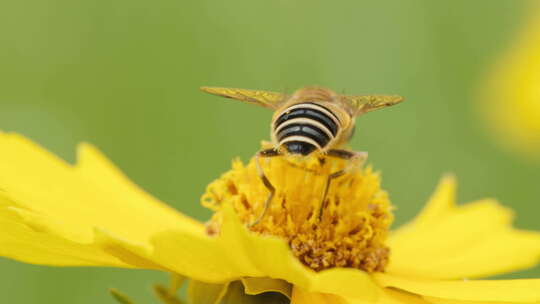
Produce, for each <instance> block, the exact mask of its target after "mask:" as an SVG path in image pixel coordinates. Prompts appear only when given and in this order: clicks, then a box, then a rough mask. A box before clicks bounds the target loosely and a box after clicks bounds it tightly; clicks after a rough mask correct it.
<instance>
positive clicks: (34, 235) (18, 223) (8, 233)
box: [0, 196, 129, 267]
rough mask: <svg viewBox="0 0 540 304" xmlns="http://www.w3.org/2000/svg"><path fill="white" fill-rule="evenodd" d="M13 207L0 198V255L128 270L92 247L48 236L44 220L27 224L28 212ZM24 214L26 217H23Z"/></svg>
mask: <svg viewBox="0 0 540 304" xmlns="http://www.w3.org/2000/svg"><path fill="white" fill-rule="evenodd" d="M15 206H16V204H14V203H12V202H11V201H10V200H9V199H7V198H5V197H2V196H0V256H4V257H8V258H12V259H16V260H19V261H23V262H27V263H33V264H47V265H55V266H68V265H81V266H90V265H102V266H117V267H129V265H128V264H126V263H124V262H122V261H120V260H119V259H117V258H115V257H113V256H110V255H108V254H107V253H105V252H103V251H102V250H101V249H100V248H99V246H95V244H91V243H88V244H81V243H77V242H74V241H71V240H68V239H66V238H63V237H61V236H58V235H54V234H51V233H49V232H48V231H47V230H46V225H44V224H43V221H34V222H28V221H27V220H26V219H28V218H30V217H31V215H30V214H29V211H25V210H24V209H19V208H18V207H15ZM24 213H26V216H23V214H24ZM25 218H26V219H25ZM39 222H42V224H39Z"/></svg>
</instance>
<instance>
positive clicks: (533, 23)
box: [479, 3, 540, 160]
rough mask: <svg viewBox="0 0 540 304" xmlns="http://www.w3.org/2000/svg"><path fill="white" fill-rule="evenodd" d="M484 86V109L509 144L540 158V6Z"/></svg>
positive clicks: (493, 127)
mask: <svg viewBox="0 0 540 304" xmlns="http://www.w3.org/2000/svg"><path fill="white" fill-rule="evenodd" d="M531 11H532V13H531V17H532V18H530V20H528V22H527V23H526V25H525V27H524V28H523V29H522V30H521V33H520V35H519V36H518V37H517V39H515V41H514V42H513V44H512V48H511V49H509V50H508V51H507V53H506V54H504V55H503V56H502V57H501V58H500V59H499V60H498V62H497V65H496V66H495V68H494V69H493V71H492V72H491V74H490V77H489V79H488V83H487V85H486V86H485V87H484V88H483V89H484V90H483V92H482V96H481V98H480V100H481V101H482V103H481V106H480V111H479V112H480V113H482V115H484V116H485V117H486V118H487V121H488V123H489V126H490V127H491V129H493V130H494V131H495V132H494V135H495V136H496V137H497V139H498V140H499V141H500V142H501V143H502V144H504V145H506V146H507V147H509V148H511V149H513V150H515V151H517V152H520V153H521V154H523V155H525V156H527V157H529V158H531V159H535V160H540V6H539V5H537V4H536V3H535V6H534V7H533V8H532V9H531Z"/></svg>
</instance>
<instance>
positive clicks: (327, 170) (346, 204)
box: [202, 154, 393, 272]
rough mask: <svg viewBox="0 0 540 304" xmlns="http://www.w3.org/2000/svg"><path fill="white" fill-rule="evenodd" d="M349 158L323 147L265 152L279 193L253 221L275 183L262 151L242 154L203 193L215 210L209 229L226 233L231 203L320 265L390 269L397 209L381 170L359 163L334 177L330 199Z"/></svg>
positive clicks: (302, 257)
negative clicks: (246, 157)
mask: <svg viewBox="0 0 540 304" xmlns="http://www.w3.org/2000/svg"><path fill="white" fill-rule="evenodd" d="M346 165H347V164H346V161H345V160H341V159H336V158H331V157H328V156H325V155H322V154H318V155H313V156H310V157H307V158H301V157H298V158H296V157H276V158H271V159H263V160H261V166H262V168H263V171H264V172H265V174H266V176H267V177H268V179H269V180H270V181H271V182H272V183H273V185H274V186H275V188H276V193H275V196H274V198H273V199H272V201H271V204H270V207H269V208H268V210H267V213H266V215H265V216H264V218H263V219H262V220H261V221H260V222H259V223H257V224H256V225H253V226H249V223H252V222H253V221H255V220H256V219H257V218H258V216H259V215H260V214H261V212H262V211H263V205H264V201H265V199H266V197H267V196H268V189H267V188H266V187H265V186H264V185H263V183H262V181H261V179H260V177H259V175H258V173H257V168H256V164H255V160H254V159H252V160H251V161H250V162H249V163H248V164H247V165H244V164H243V163H242V162H241V161H240V160H235V161H233V168H232V170H230V171H228V172H226V173H225V174H223V175H222V176H221V177H220V178H219V179H217V180H216V181H214V182H213V183H211V184H210V185H209V186H208V187H207V190H206V193H205V194H204V195H203V197H202V204H203V205H204V206H206V207H208V208H210V209H212V210H213V211H215V214H214V216H213V217H212V220H211V221H210V222H209V225H208V231H209V232H210V233H218V231H219V225H220V221H221V214H220V210H221V207H222V206H223V205H224V204H227V203H230V204H232V205H233V206H234V208H235V210H236V212H237V214H238V216H239V218H240V220H241V221H242V222H243V223H245V224H246V226H247V227H249V229H250V230H251V231H253V232H256V233H260V234H262V235H274V236H278V237H281V238H283V239H285V240H287V242H288V244H289V246H290V248H291V250H292V252H293V254H294V255H295V256H296V257H297V258H298V259H299V260H300V261H301V262H302V263H303V264H305V265H306V266H308V267H310V268H312V269H314V270H316V271H320V270H324V269H328V268H332V267H351V268H358V269H362V270H365V271H367V272H375V271H384V269H385V267H386V265H387V263H388V257H389V253H390V252H389V248H388V247H387V246H386V245H385V240H386V238H387V235H388V230H389V227H390V224H391V223H392V221H393V215H392V213H391V210H392V206H391V204H390V201H389V199H388V195H387V193H386V192H385V191H384V190H382V189H381V188H380V176H379V174H378V173H376V172H373V170H372V168H371V167H367V168H365V169H357V170H353V171H352V172H349V173H347V174H345V175H343V176H342V177H340V178H337V179H335V180H333V181H332V183H331V185H330V188H329V191H328V194H327V195H326V197H325V198H324V200H323V197H322V196H323V193H324V189H325V186H326V181H327V178H328V176H329V175H330V174H331V173H333V172H336V171H339V170H341V169H343V168H345V167H346ZM321 208H322V212H321Z"/></svg>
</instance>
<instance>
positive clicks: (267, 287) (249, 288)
mask: <svg viewBox="0 0 540 304" xmlns="http://www.w3.org/2000/svg"><path fill="white" fill-rule="evenodd" d="M242 284H244V289H245V293H246V294H249V295H258V294H261V293H264V292H279V293H281V294H282V295H284V296H286V297H287V298H289V299H290V298H291V294H292V285H291V284H289V283H287V282H286V281H284V280H276V279H270V278H242Z"/></svg>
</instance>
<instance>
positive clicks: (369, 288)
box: [152, 204, 377, 300]
mask: <svg viewBox="0 0 540 304" xmlns="http://www.w3.org/2000/svg"><path fill="white" fill-rule="evenodd" d="M223 212H224V213H223V214H224V219H223V224H222V227H221V232H220V235H219V236H218V237H209V236H201V235H195V234H186V233H184V234H181V233H178V232H175V231H171V232H168V233H162V234H159V235H158V236H157V237H156V238H154V239H153V241H152V243H153V244H154V248H155V250H154V253H153V254H154V255H153V257H152V260H159V261H160V262H161V263H162V265H164V266H165V267H167V268H168V269H171V270H173V271H176V272H178V273H181V274H184V275H186V276H188V277H191V278H195V279H197V280H200V281H204V282H209V283H223V282H227V281H233V280H238V279H240V278H242V277H270V278H276V279H283V280H285V281H287V282H289V283H291V284H293V285H295V286H299V287H301V288H303V289H305V290H306V291H308V292H321V293H330V294H340V295H345V296H352V297H357V298H360V299H364V300H373V299H375V298H376V297H377V293H376V286H375V284H374V283H373V281H372V279H371V277H370V276H369V275H368V274H367V273H365V272H363V271H360V270H357V269H330V270H326V271H322V272H319V273H317V272H315V271H313V270H311V269H309V268H307V267H305V266H304V265H302V264H301V263H300V262H299V261H298V260H297V259H296V258H295V257H294V256H293V255H292V253H291V251H290V249H289V247H288V245H287V244H286V242H284V241H283V240H282V239H279V238H276V237H272V236H261V235H257V234H255V233H252V232H249V231H248V230H247V229H246V228H245V227H244V225H242V224H241V223H240V221H239V219H238V217H237V216H236V214H235V212H234V209H233V207H232V206H231V205H230V204H225V205H224V211H223Z"/></svg>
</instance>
